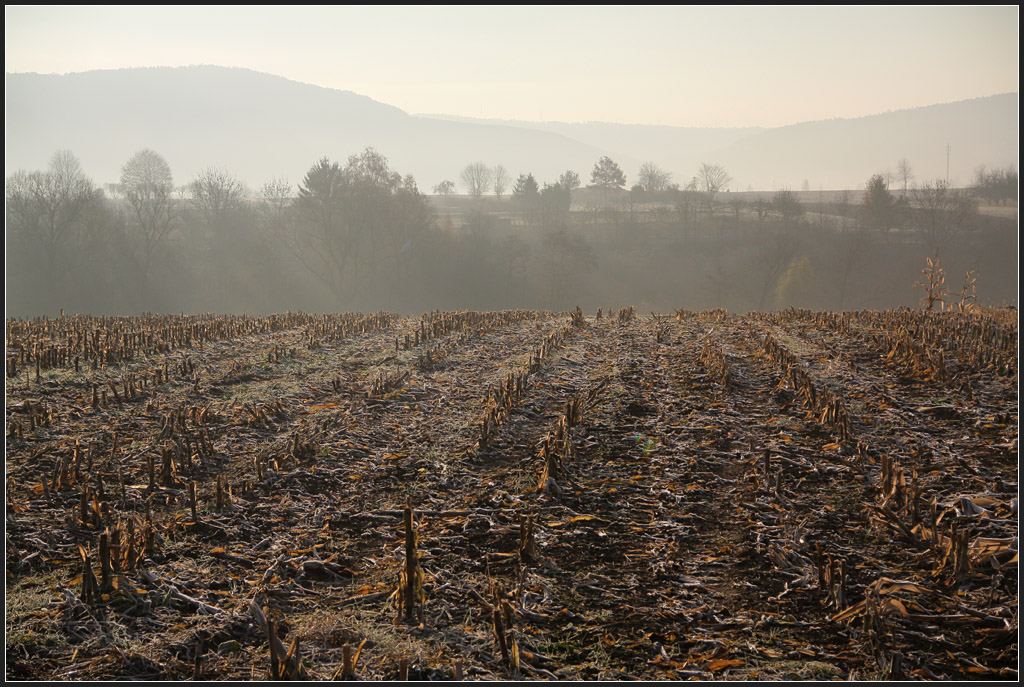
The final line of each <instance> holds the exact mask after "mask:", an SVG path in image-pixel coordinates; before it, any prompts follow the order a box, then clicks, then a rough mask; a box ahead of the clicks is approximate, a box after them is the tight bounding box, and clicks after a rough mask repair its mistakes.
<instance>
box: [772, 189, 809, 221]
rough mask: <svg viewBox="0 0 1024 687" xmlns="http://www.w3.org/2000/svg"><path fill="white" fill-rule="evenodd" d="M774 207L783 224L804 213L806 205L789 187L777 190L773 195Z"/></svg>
mask: <svg viewBox="0 0 1024 687" xmlns="http://www.w3.org/2000/svg"><path fill="white" fill-rule="evenodd" d="M772 209H774V210H775V212H777V213H779V218H780V219H781V220H782V223H783V224H789V223H790V222H792V221H793V220H794V219H798V218H800V217H803V215H804V206H803V205H802V204H801V203H800V199H799V198H798V197H797V195H796V193H794V192H793V191H790V190H789V189H782V190H781V191H776V192H775V195H774V196H773V197H772Z"/></svg>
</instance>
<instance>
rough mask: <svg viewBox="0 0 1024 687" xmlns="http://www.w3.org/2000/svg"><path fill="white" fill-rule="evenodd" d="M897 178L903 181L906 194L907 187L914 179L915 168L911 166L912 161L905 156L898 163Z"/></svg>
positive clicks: (904, 193) (905, 193)
mask: <svg viewBox="0 0 1024 687" xmlns="http://www.w3.org/2000/svg"><path fill="white" fill-rule="evenodd" d="M896 178H897V179H899V180H900V181H901V182H903V195H904V196H906V195H907V187H908V186H909V185H910V182H911V181H913V180H914V168H913V167H911V166H910V161H909V160H907V158H905V157H901V158H900V161H899V162H897V163H896Z"/></svg>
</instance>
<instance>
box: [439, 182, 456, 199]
mask: <svg viewBox="0 0 1024 687" xmlns="http://www.w3.org/2000/svg"><path fill="white" fill-rule="evenodd" d="M453 193H455V182H454V181H448V180H447V179H445V180H444V181H442V182H441V183H440V184H438V185H437V186H435V187H434V195H435V196H444V197H445V198H447V197H448V196H450V195H451V194H453Z"/></svg>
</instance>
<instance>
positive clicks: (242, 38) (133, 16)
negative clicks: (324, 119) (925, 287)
mask: <svg viewBox="0 0 1024 687" xmlns="http://www.w3.org/2000/svg"><path fill="white" fill-rule="evenodd" d="M4 19H5V22H4V32H5V40H6V55H5V57H6V71H8V72H39V73H67V72H81V71H88V70H92V69H113V68H119V67H138V66H184V65H193V64H215V65H221V66H228V67H247V68H249V69H254V70H256V71H261V72H267V73H270V74H276V75H279V76H284V77H287V78H289V79H293V80H295V81H301V82H304V83H311V84H316V85H319V86H326V87H330V88H338V89H343V90H351V91H355V92H356V93H361V94H363V95H367V96H369V97H371V98H373V99H375V100H379V101H381V102H385V103H388V104H390V105H395V106H397V107H400V108H401V109H403V110H405V111H407V112H409V113H411V114H417V113H436V114H452V115H463V116H469V117H481V116H482V117H488V118H502V119H522V120H552V121H569V122H579V121H595V120H596V121H608V122H623V123H638V124H673V125H680V126H781V125H786V124H793V123H796V122H802V121H809V120H816V119H827V118H832V117H857V116H863V115H870V114H876V113H879V112H885V111H887V110H896V109H901V108H906V107H917V106H922V105H932V104H935V103H943V102H952V101H956V100H964V99H967V98H975V97H981V96H987V95H993V94H996V93H1006V92H1011V91H1013V92H1016V91H1018V90H1019V79H1020V77H1019V71H1018V66H1017V65H1018V53H1019V48H1018V45H1019V32H1018V26H1019V9H1018V7H1017V6H1015V5H1014V6H996V7H921V6H915V7H812V8H804V7H725V8H722V7H628V8H626V7H588V8H578V7H521V6H517V7H333V8H327V7H246V8H238V7H196V6H189V7H181V6H177V7H109V6H94V7H38V6H32V7H28V6H23V7H19V6H15V7H11V6H7V7H5V11H4Z"/></svg>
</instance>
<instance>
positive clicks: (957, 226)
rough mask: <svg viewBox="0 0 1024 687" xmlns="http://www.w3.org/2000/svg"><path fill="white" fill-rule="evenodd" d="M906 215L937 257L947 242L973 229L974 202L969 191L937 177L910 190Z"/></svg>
mask: <svg viewBox="0 0 1024 687" xmlns="http://www.w3.org/2000/svg"><path fill="white" fill-rule="evenodd" d="M910 218H911V221H912V222H913V224H914V227H915V228H916V229H917V232H918V235H919V236H920V237H921V241H922V242H923V243H924V245H925V248H927V249H928V252H929V253H933V254H934V255H935V259H936V260H938V259H939V257H940V256H941V255H943V254H944V253H945V251H946V249H947V248H948V247H949V246H950V244H952V243H953V242H954V241H956V240H957V239H959V238H960V237H962V236H965V235H966V234H968V233H969V232H970V231H972V230H973V229H975V228H976V226H977V219H978V202H977V200H975V199H974V197H973V196H972V195H971V194H970V192H969V191H967V190H964V189H953V188H950V187H949V184H947V183H946V182H945V181H943V180H941V179H937V180H935V181H933V182H928V183H926V184H924V185H923V186H921V187H920V188H915V189H913V190H912V191H911V196H910Z"/></svg>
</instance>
